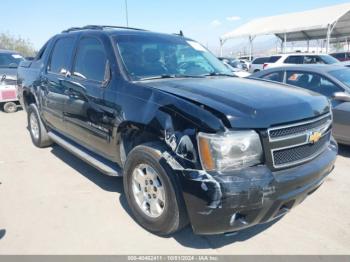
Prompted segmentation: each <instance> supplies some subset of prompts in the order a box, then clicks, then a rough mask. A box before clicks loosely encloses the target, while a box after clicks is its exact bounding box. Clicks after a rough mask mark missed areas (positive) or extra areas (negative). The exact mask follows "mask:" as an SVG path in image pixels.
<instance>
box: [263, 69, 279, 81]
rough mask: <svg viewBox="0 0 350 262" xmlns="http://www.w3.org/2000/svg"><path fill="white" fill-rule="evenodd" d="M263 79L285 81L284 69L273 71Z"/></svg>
mask: <svg viewBox="0 0 350 262" xmlns="http://www.w3.org/2000/svg"><path fill="white" fill-rule="evenodd" d="M262 78H263V79H266V80H270V81H275V82H283V71H278V72H273V73H270V74H267V75H264V76H263V77H262Z"/></svg>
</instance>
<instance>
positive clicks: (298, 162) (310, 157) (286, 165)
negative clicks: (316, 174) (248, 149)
mask: <svg viewBox="0 0 350 262" xmlns="http://www.w3.org/2000/svg"><path fill="white" fill-rule="evenodd" d="M309 132H310V131H309ZM330 133H331V130H329V131H328V132H326V133H324V134H323V135H322V137H321V138H320V139H322V138H323V137H325V136H328V135H329V134H330ZM309 137H310V134H308V136H307V139H306V141H305V142H303V143H299V144H295V145H291V146H286V147H280V148H274V149H272V150H271V158H272V164H273V167H274V168H283V167H288V166H294V165H297V164H302V163H304V162H307V161H309V160H312V159H314V158H315V157H317V156H319V155H320V154H321V153H322V152H323V151H324V149H325V148H326V147H327V146H328V144H329V141H328V142H327V143H326V144H325V145H324V146H323V147H322V149H321V150H320V151H319V152H316V153H315V154H313V155H311V156H309V157H308V158H304V159H301V160H298V161H294V162H288V163H286V164H282V165H276V164H275V158H274V156H273V153H274V152H275V151H280V150H284V149H289V148H295V147H299V146H303V145H307V144H310V143H309V142H308V141H309Z"/></svg>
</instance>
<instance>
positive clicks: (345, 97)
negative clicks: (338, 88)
mask: <svg viewBox="0 0 350 262" xmlns="http://www.w3.org/2000/svg"><path fill="white" fill-rule="evenodd" d="M333 98H334V99H335V100H338V101H342V102H350V94H348V93H346V92H336V93H334V94H333Z"/></svg>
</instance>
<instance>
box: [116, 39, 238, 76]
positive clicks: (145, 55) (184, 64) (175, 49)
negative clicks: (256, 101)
mask: <svg viewBox="0 0 350 262" xmlns="http://www.w3.org/2000/svg"><path fill="white" fill-rule="evenodd" d="M115 43H116V45H117V47H118V50H119V53H120V56H121V58H122V60H123V63H124V65H125V68H126V70H127V71H128V73H129V75H130V76H131V78H132V79H133V80H142V79H147V78H152V77H154V78H157V77H161V76H172V77H186V76H187V77H204V76H206V75H221V74H222V75H225V74H227V75H232V73H231V72H230V70H229V69H228V68H227V67H226V66H225V65H224V64H223V63H222V62H221V61H219V60H218V59H217V58H216V57H215V56H214V55H213V54H211V53H210V52H209V51H208V50H207V49H205V48H204V47H203V46H202V45H200V44H199V43H197V42H194V41H192V40H187V39H185V38H183V37H175V36H140V35H121V36H118V37H116V38H115Z"/></svg>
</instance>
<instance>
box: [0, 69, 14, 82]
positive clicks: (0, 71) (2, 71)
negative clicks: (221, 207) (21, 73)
mask: <svg viewBox="0 0 350 262" xmlns="http://www.w3.org/2000/svg"><path fill="white" fill-rule="evenodd" d="M4 75H5V76H6V79H9V80H16V79H17V68H1V67H0V80H1V78H2V77H3V76H4Z"/></svg>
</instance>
